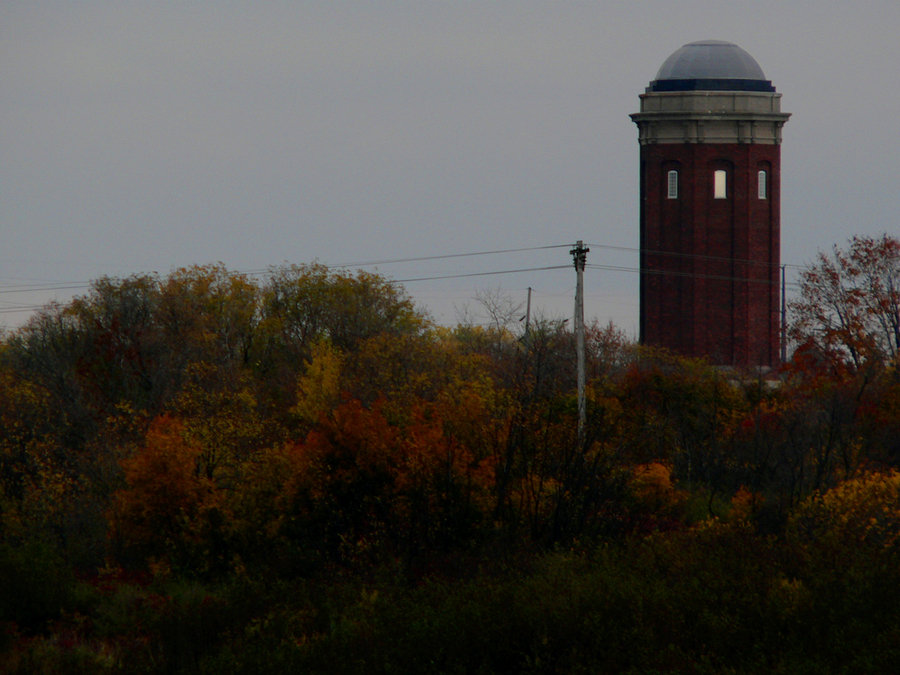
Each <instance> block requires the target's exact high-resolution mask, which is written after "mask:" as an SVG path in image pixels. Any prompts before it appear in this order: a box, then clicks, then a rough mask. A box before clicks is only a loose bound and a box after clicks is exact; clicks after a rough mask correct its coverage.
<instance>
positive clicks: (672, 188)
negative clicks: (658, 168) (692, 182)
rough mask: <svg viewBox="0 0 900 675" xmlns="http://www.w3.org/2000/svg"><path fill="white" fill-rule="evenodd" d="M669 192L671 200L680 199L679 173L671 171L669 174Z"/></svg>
mask: <svg viewBox="0 0 900 675" xmlns="http://www.w3.org/2000/svg"><path fill="white" fill-rule="evenodd" d="M667 176H668V191H667V195H668V198H669V199H678V172H677V171H670V172H669V173H668V174H667Z"/></svg>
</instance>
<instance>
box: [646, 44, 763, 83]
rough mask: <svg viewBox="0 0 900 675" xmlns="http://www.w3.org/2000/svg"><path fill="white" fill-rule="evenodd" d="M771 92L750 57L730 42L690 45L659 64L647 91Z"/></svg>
mask: <svg viewBox="0 0 900 675" xmlns="http://www.w3.org/2000/svg"><path fill="white" fill-rule="evenodd" d="M698 89H699V90H713V91H775V87H773V86H772V83H771V81H769V80H767V79H766V76H765V75H764V74H763V71H762V68H760V67H759V64H758V63H757V62H756V59H754V58H753V57H752V56H750V54H748V53H747V52H745V51H744V50H743V49H741V48H740V47H738V46H737V45H736V44H734V43H732V42H724V41H722V40H701V41H700V42H690V43H688V44H686V45H684V46H683V47H681V48H680V49H678V50H676V51H675V52H674V53H673V54H672V55H671V56H669V58H667V59H666V60H665V61H663V64H662V66H660V68H659V72H657V73H656V79H655V80H653V81H652V82H651V83H650V86H649V87H648V88H647V91H689V90H698Z"/></svg>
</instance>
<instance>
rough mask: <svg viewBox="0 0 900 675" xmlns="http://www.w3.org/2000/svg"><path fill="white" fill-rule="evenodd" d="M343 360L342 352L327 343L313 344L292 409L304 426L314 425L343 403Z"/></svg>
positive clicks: (299, 380)
mask: <svg viewBox="0 0 900 675" xmlns="http://www.w3.org/2000/svg"><path fill="white" fill-rule="evenodd" d="M343 361H344V357H343V355H342V353H341V352H340V350H338V349H336V348H334V347H332V346H331V344H330V343H329V342H328V341H327V340H319V341H318V342H316V343H315V344H314V345H313V347H312V349H311V353H310V357H309V360H308V361H307V367H306V372H305V373H303V375H301V376H300V377H299V378H298V381H297V403H296V404H295V405H294V406H293V407H292V408H291V413H292V414H294V415H295V416H296V417H297V418H298V419H299V420H300V421H301V422H303V423H304V424H305V425H313V424H315V423H316V422H317V421H318V420H319V418H320V417H321V416H322V415H324V414H327V413H329V412H331V410H333V409H334V407H335V406H336V405H337V404H338V402H339V401H340V394H341V368H342V366H343Z"/></svg>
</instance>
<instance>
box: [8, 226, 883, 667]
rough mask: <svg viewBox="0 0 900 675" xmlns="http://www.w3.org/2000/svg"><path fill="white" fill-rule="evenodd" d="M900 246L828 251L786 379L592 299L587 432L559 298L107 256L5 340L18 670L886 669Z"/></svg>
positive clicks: (11, 585)
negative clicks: (488, 308)
mask: <svg viewBox="0 0 900 675" xmlns="http://www.w3.org/2000/svg"><path fill="white" fill-rule="evenodd" d="M895 244H896V242H895V241H894V240H892V239H890V238H888V237H885V238H884V239H883V240H868V239H855V240H853V242H852V243H851V247H850V250H849V251H848V252H842V251H839V250H837V249H836V251H835V258H834V259H833V260H832V259H831V258H828V257H822V258H820V259H819V261H818V262H817V263H816V265H815V266H813V267H812V268H811V269H810V270H809V272H808V274H807V275H806V277H804V282H803V283H804V286H803V290H802V293H801V297H800V298H799V299H798V300H797V302H796V304H795V306H794V312H795V313H796V317H797V318H796V321H795V323H794V324H793V325H792V331H793V332H792V336H793V338H794V340H795V341H796V344H797V349H796V350H795V352H794V355H793V357H792V359H791V360H790V362H789V363H787V364H784V366H783V367H782V368H781V369H780V370H779V371H777V372H772V373H768V374H765V376H763V374H760V373H755V372H754V373H740V372H734V371H723V370H721V369H717V368H715V367H712V366H711V365H710V364H708V363H706V362H703V361H697V360H692V359H685V358H682V357H679V356H677V355H673V354H669V353H665V352H660V351H657V350H650V349H644V348H640V347H638V346H636V345H633V344H630V343H629V342H628V341H627V340H626V339H625V338H624V336H623V335H622V334H621V333H620V332H619V331H617V330H616V329H615V328H614V327H612V326H608V327H606V328H601V327H599V326H597V325H594V326H590V327H589V330H588V335H587V346H588V353H587V364H588V383H587V391H586V398H587V425H586V429H585V431H584V434H583V435H581V436H579V434H578V433H577V401H576V398H575V392H574V382H575V376H574V370H573V362H574V359H573V349H574V339H573V336H572V335H571V333H570V332H569V331H568V330H567V329H566V327H565V325H564V323H563V322H561V321H553V320H540V321H537V322H535V323H534V324H533V325H531V326H530V327H529V330H528V333H527V334H526V333H524V332H522V331H520V330H519V329H517V328H514V327H512V326H511V325H510V324H509V323H508V322H507V323H503V322H502V321H500V320H499V319H498V320H497V321H494V322H493V323H492V325H490V326H488V327H481V326H474V325H466V324H464V325H460V326H457V327H456V328H453V329H451V328H446V327H438V326H434V325H432V324H431V323H430V322H429V320H428V319H427V317H425V316H424V315H422V314H421V313H420V312H418V311H417V310H416V309H415V307H414V306H413V304H412V302H411V300H410V299H409V298H408V297H407V296H406V295H405V292H404V291H403V290H402V288H400V287H398V286H396V285H394V284H392V283H390V282H389V281H388V280H387V279H385V278H383V277H380V276H378V275H373V274H368V273H359V274H356V275H354V274H349V273H343V272H341V273H335V272H333V271H330V270H328V269H327V268H325V267H324V266H321V265H309V266H288V267H284V268H276V269H273V270H272V271H271V274H270V275H269V276H268V277H267V278H266V279H265V280H264V281H260V282H256V281H254V280H252V279H250V278H248V277H246V276H244V275H240V274H233V273H231V272H229V271H228V270H226V269H225V268H224V266H222V265H211V266H204V267H194V268H188V269H182V270H177V271H176V272H173V273H172V274H170V275H168V276H167V277H160V276H158V275H139V276H134V277H130V278H127V279H108V278H107V279H101V280H99V281H97V282H95V283H94V285H93V286H92V288H91V290H90V291H89V292H88V293H87V294H86V295H85V296H83V297H79V298H76V299H75V300H74V301H72V302H71V303H70V304H68V305H64V306H63V305H51V306H48V307H47V308H45V309H44V310H43V311H41V312H40V313H38V314H37V315H36V316H35V317H34V318H33V319H32V321H31V322H29V323H28V324H27V325H25V326H23V327H22V328H20V329H18V330H17V331H14V332H12V333H10V334H8V335H6V336H4V337H3V340H2V342H0V535H2V542H0V578H2V581H0V584H5V586H3V587H2V588H0V596H5V597H10V598H15V600H3V602H0V612H2V613H0V628H2V630H0V632H3V634H4V635H6V636H7V637H6V638H5V639H6V640H7V643H8V644H10V645H17V646H16V648H15V649H14V650H12V651H11V654H12V656H11V657H10V658H9V659H7V660H5V661H0V669H6V670H10V671H12V672H28V671H29V670H35V669H37V670H40V669H44V670H51V671H54V670H55V671H59V672H65V668H66V667H71V670H72V671H73V672H79V668H80V669H81V670H82V671H83V670H85V669H89V668H87V666H86V665H85V664H87V663H90V664H92V668H93V669H94V670H97V672H107V671H108V672H122V671H123V670H127V666H126V665H125V664H133V663H140V664H141V666H140V668H139V670H140V669H143V670H145V671H152V670H154V669H157V670H159V669H163V670H167V671H168V672H244V671H245V670H246V671H247V672H254V671H260V670H261V671H271V670H272V669H273V668H274V669H275V670H279V671H298V672H332V671H330V670H329V669H330V667H331V666H333V664H334V663H336V662H337V661H341V660H342V659H348V661H346V662H344V661H341V662H344V663H350V662H352V663H356V664H360V663H366V662H367V659H370V658H372V655H373V654H378V658H379V659H381V661H380V662H381V663H383V664H384V667H383V668H382V669H381V671H383V672H387V671H396V672H442V671H443V672H447V671H451V672H453V671H455V672H467V671H469V670H471V671H472V672H497V671H505V672H512V671H515V672H573V671H575V672H578V671H579V670H581V671H585V672H629V671H630V672H663V671H668V672H686V671H689V672H821V668H818V669H817V668H815V667H811V669H808V670H806V671H804V670H803V668H801V667H800V666H802V665H803V664H805V663H814V664H817V665H818V666H822V664H823V663H826V662H828V663H831V662H835V659H837V661H838V662H839V663H841V664H842V666H841V668H843V669H844V670H846V671H847V672H850V671H853V672H866V667H865V666H866V663H864V662H863V660H861V658H856V657H854V658H850V657H844V656H841V654H840V653H838V651H837V650H838V645H842V648H843V649H845V650H846V651H847V653H848V654H849V653H858V650H856V651H854V647H855V646H856V645H858V644H859V641H860V640H863V639H864V638H863V636H862V634H863V633H864V632H865V631H864V630H863V628H868V630H869V632H870V634H871V636H872V640H873V643H874V644H877V645H880V647H879V650H880V651H879V652H878V658H875V657H873V660H872V661H871V663H872V664H874V665H872V667H871V668H869V670H868V672H878V671H877V667H878V664H883V663H886V662H890V659H889V658H888V656H885V655H890V654H892V653H893V652H891V651H890V647H889V645H891V644H896V643H897V642H896V641H895V640H893V638H895V637H897V636H900V616H898V612H897V611H896V610H895V609H893V607H895V606H900V597H897V594H896V593H895V592H893V591H890V592H889V593H888V594H887V596H885V593H884V591H879V583H880V581H879V580H880V579H888V580H892V581H894V580H895V581H898V582H900V578H897V579H895V577H897V576H898V575H897V573H896V572H897V569H900V567H897V565H896V563H897V562H898V561H900V557H898V552H900V497H898V474H897V471H898V470H900V441H898V439H900V376H898V370H897V367H898V364H897V362H896V353H897V344H896V342H895V340H894V338H895V332H896V331H895V328H894V323H892V322H893V316H894V313H895V305H894V304H892V303H893V302H894V300H895V299H894V298H893V296H892V294H893V293H894V292H895V290H896V284H895V282H896V273H895V272H896V264H895V262H892V261H895V257H896V256H895V253H896V247H895ZM892 284H894V285H893V286H892ZM892 289H893V290H892ZM842 322H843V323H842ZM57 578H58V579H65V580H67V581H65V584H63V585H62V586H59V590H58V592H56V591H54V592H53V593H50V592H49V591H48V590H47V588H48V579H57ZM386 580H389V581H386ZM895 586H896V587H900V583H898V584H895ZM285 588H290V593H286V591H284V589H285ZM10 589H13V590H15V593H14V594H13V595H9V593H10V592H11V591H10ZM879 593H880V594H879ZM885 597H889V598H893V599H894V600H897V602H896V603H895V604H894V605H891V604H890V603H888V602H886V601H885V599H884V598H885ZM386 598H389V599H386ZM642 607H643V608H645V609H644V610H641V609H640V608H642ZM866 612H868V614H866ZM868 616H871V617H874V618H873V620H872V621H871V622H870V621H869V620H868V618H866V617H868ZM547 617H551V618H547ZM395 626H396V628H392V627H395ZM848 626H849V628H848ZM805 627H810V628H808V629H807V628H805ZM392 631H394V632H392ZM810 631H816V632H817V633H818V634H827V635H831V636H840V637H839V639H838V637H835V640H834V641H833V645H834V647H833V648H831V647H829V648H828V649H825V650H823V651H822V652H821V655H812V656H810V653H811V652H812V651H815V650H813V649H811V645H813V644H814V642H815V640H814V639H813V637H812V635H813V633H812V632H810ZM407 635H414V636H416V637H415V638H409V637H407ZM185 636H191V637H190V638H189V639H188V638H186V637H185ZM598 636H600V637H598ZM602 636H609V639H608V640H607V643H608V644H606V643H604V640H606V639H607V638H606V637H602ZM785 636H787V637H785ZM784 639H787V640H788V643H787V644H788V646H787V647H786V646H784V645H785V643H784ZM841 640H843V641H844V642H841ZM70 643H71V645H73V647H72V649H71V650H68V651H67V649H68V648H67V647H63V646H60V645H68V644H70ZM387 644H396V645H398V646H397V647H396V650H395V651H391V650H390V649H387V648H385V647H384V645H387ZM604 644H606V646H605V647H603V645H604ZM35 645H37V646H35ZM615 645H619V646H621V645H627V646H628V649H627V650H626V651H622V650H621V649H619V648H618V647H616V648H615V649H614V647H615ZM648 645H649V646H648ZM41 649H43V650H44V651H41ZM79 650H81V651H79ZM895 651H896V650H895ZM276 657H277V658H278V659H281V660H280V661H278V662H277V663H276V662H275V661H274V660H273V659H276ZM882 657H883V658H882ZM67 659H68V661H67ZM817 659H818V660H817ZM336 660H337V661H336ZM65 663H69V664H70V665H69V666H65V665H64V664H65ZM71 664H75V665H71ZM697 664H705V665H702V667H701V666H698V665H697ZM860 668H862V669H861V670H860ZM98 669H99V670H98ZM692 669H693V670H692ZM344 670H346V671H347V672H357V670H359V669H358V668H357V670H354V669H353V668H352V667H348V668H346V669H344ZM377 670H378V669H377V668H376V671H377ZM359 672H363V671H362V670H359Z"/></svg>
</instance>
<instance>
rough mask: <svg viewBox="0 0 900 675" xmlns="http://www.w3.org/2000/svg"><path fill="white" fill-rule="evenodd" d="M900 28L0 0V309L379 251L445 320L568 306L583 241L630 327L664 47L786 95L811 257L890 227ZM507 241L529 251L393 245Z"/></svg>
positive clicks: (703, 5) (365, 6) (788, 256)
mask: <svg viewBox="0 0 900 675" xmlns="http://www.w3.org/2000/svg"><path fill="white" fill-rule="evenodd" d="M898 35H900V2H897V0H884V1H875V0H873V1H866V0H857V2H853V3H849V2H848V3H836V2H835V3H832V2H822V1H821V0H811V1H809V2H800V1H794V0H780V1H778V2H760V1H754V2H747V1H744V2H728V1H725V0H715V1H712V2H706V1H701V0H680V1H679V2H661V1H646V0H645V1H641V2H638V1H627V2H552V3H551V2H532V1H529V0H516V1H515V2H461V1H460V2H424V1H423V2H389V1H384V2H362V1H359V2H335V1H329V2H224V1H223V2H215V3H213V2H208V3H186V2H95V1H83V2H42V1H38V0H25V1H23V2H15V1H12V0H4V1H3V2H2V3H0V327H2V326H4V325H5V326H7V327H10V328H12V327H15V326H17V325H20V324H21V323H22V322H23V321H24V320H26V319H27V317H28V316H29V314H30V313H31V311H32V310H33V308H34V307H35V306H38V305H41V304H43V303H44V302H46V301H47V300H49V299H54V298H55V299H57V300H59V301H62V302H65V301H67V300H68V299H69V298H70V297H71V296H72V294H80V293H84V292H85V291H86V290H87V287H86V285H87V283H88V282H89V281H90V280H92V279H96V278H98V277H100V276H103V275H111V276H117V277H121V276H128V275H131V274H136V273H143V272H152V271H157V272H160V273H162V274H165V273H168V272H169V271H171V270H173V269H175V268H177V267H181V266H186V265H192V264H205V263H211V262H216V261H221V262H223V263H225V265H226V266H228V268H229V269H231V270H235V271H245V272H257V271H261V270H265V269H266V268H268V267H270V266H272V265H280V264H283V263H305V262H311V261H314V260H318V261H319V262H322V263H325V264H328V265H341V264H347V263H353V264H356V265H357V266H358V265H360V264H363V263H372V262H378V261H381V262H380V264H379V265H378V266H377V271H379V272H381V273H383V274H385V275H387V276H389V277H391V278H393V279H396V280H404V286H405V288H406V289H407V291H408V292H409V293H410V295H412V296H413V298H414V299H415V300H416V302H417V303H418V304H419V305H420V306H421V307H422V308H423V309H426V310H427V311H429V312H430V313H431V314H432V316H433V317H434V318H435V319H436V320H437V321H439V322H441V323H445V324H454V323H455V322H456V321H457V319H458V318H459V315H460V312H461V311H463V309H464V308H465V307H466V306H467V305H468V306H469V309H470V311H472V312H474V313H475V314H476V315H477V313H478V307H477V305H476V304H475V303H474V302H473V300H472V298H474V296H475V295H476V294H477V293H478V292H484V291H487V290H498V289H499V290H500V291H501V292H502V293H505V294H508V295H509V296H510V297H511V298H513V299H514V300H516V301H522V302H524V300H525V296H526V289H527V288H528V287H529V286H530V287H532V288H533V289H534V292H533V293H534V295H533V307H534V311H536V312H543V313H544V314H545V315H547V316H552V317H566V316H569V315H570V314H571V312H572V303H573V296H574V286H575V274H574V270H573V269H572V267H571V263H572V259H571V256H570V255H569V248H571V245H572V244H574V242H575V241H576V240H579V239H581V240H583V241H584V242H585V244H586V245H588V246H590V247H591V251H590V253H589V254H588V264H589V265H595V266H596V267H593V266H592V267H590V268H589V269H588V270H587V272H586V275H585V283H586V289H585V301H586V305H585V312H586V315H587V318H588V319H591V318H596V319H598V320H599V321H601V322H603V323H605V322H606V321H608V320H612V321H614V322H615V323H616V324H617V325H619V326H620V327H621V328H623V329H625V330H626V331H627V332H628V333H629V334H630V335H632V336H635V337H636V332H637V302H638V293H637V289H638V275H637V273H636V267H637V262H638V257H637V253H636V250H635V249H636V248H637V246H638V180H637V179H638V151H639V147H638V143H637V129H636V127H635V126H634V124H633V123H632V122H631V120H630V119H629V117H628V115H629V113H633V112H636V111H637V110H638V103H639V101H638V95H639V94H640V93H641V92H642V91H643V89H644V87H645V86H646V85H647V84H648V82H649V81H650V80H651V79H653V77H654V75H655V74H656V71H657V69H658V68H659V66H660V65H661V64H662V62H663V61H664V60H665V58H666V57H667V56H668V55H669V54H671V53H672V52H673V51H675V50H676V49H678V48H679V47H680V46H681V45H683V44H685V43H687V42H692V41H695V40H702V39H721V40H729V41H731V42H735V43H737V44H738V45H740V46H741V47H743V48H744V49H746V50H747V51H748V52H749V53H750V54H752V55H753V56H754V57H755V58H756V60H757V61H758V62H759V64H760V66H761V67H762V69H763V71H764V72H765V74H766V77H767V78H769V79H771V80H772V82H773V84H774V85H775V86H776V88H777V90H778V91H779V92H781V93H782V94H783V99H782V109H783V110H784V111H787V112H790V113H792V117H791V119H790V121H789V122H788V124H787V125H786V127H785V129H784V142H783V145H782V261H783V262H785V263H790V264H803V263H805V262H808V261H810V260H811V259H812V257H813V256H814V255H815V253H816V251H817V250H818V249H828V248H830V247H831V246H832V244H834V243H844V242H846V240H847V239H848V237H849V236H851V235H852V234H872V235H877V234H881V233H883V232H888V233H892V234H895V235H896V234H898V233H900V217H898V205H900V204H898V202H900V188H898V180H900V124H898V120H900V39H898ZM505 249H534V250H529V251H518V252H511V253H503V254H501V253H490V254H486V255H479V256H466V257H453V258H442V259H435V260H427V261H426V260H414V261H409V262H403V263H397V262H387V261H393V260H397V259H409V258H422V257H426V256H444V255H450V254H459V253H482V252H492V251H499V250H505ZM557 266H559V267H561V269H546V268H554V267H557ZM366 269H376V268H375V267H366ZM521 269H527V270H531V271H527V272H517V273H507V274H497V275H484V276H470V277H459V278H452V279H442V280H430V281H413V279H420V278H422V277H442V276H444V277H445V276H450V275H458V274H480V273H484V272H496V271H504V270H521ZM52 287H57V288H55V289H52ZM59 287H64V288H59ZM35 288H43V289H44V290H41V291H40V292H38V291H34V290H31V291H28V290H27V289H35ZM20 310H21V311H20Z"/></svg>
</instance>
